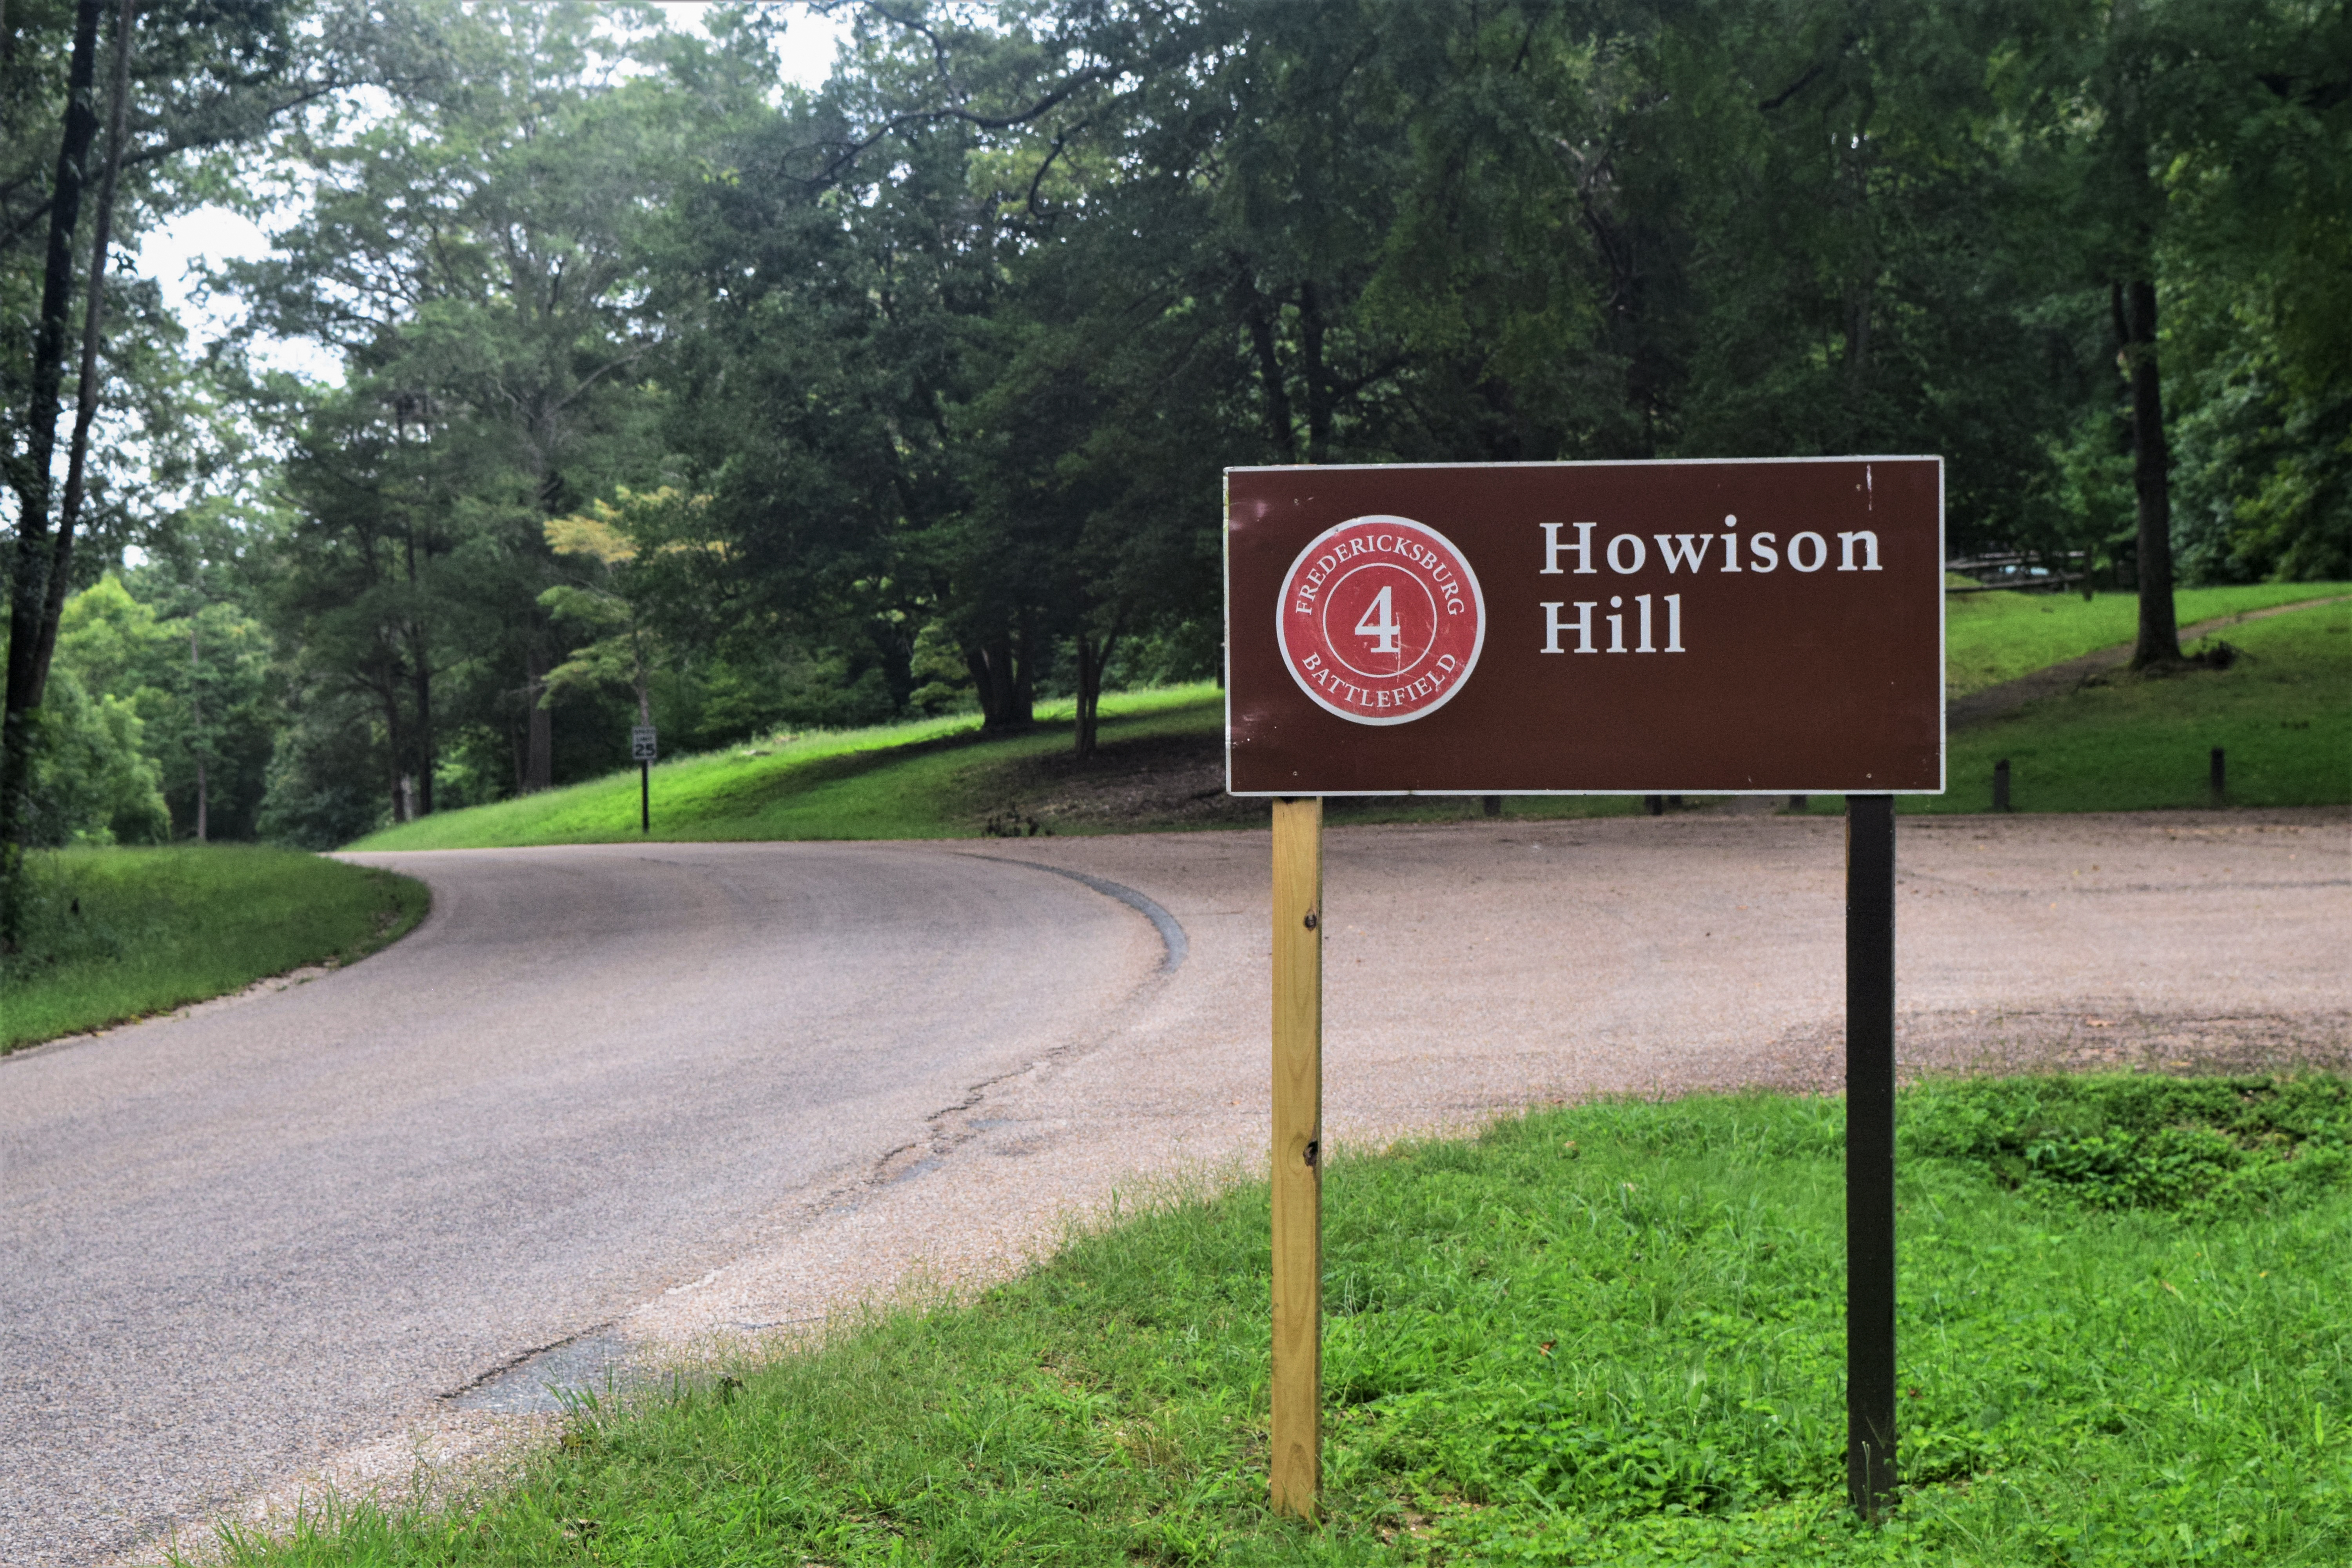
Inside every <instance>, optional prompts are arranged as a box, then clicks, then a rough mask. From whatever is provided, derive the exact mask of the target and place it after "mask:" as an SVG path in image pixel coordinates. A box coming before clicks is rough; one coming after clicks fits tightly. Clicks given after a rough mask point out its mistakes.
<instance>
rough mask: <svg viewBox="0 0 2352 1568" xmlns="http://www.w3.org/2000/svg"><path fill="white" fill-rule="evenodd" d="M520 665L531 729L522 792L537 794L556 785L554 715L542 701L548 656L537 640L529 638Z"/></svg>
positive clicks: (544, 694)
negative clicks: (521, 666) (528, 644)
mask: <svg viewBox="0 0 2352 1568" xmlns="http://www.w3.org/2000/svg"><path fill="white" fill-rule="evenodd" d="M522 662H523V686H522V695H523V701H524V702H525V703H526V704H528V707H527V709H526V710H525V713H526V718H527V721H528V722H529V724H530V740H529V742H528V743H527V745H526V748H525V752H524V755H525V758H526V761H525V763H524V764H523V782H522V789H523V793H524V794H525V795H537V794H538V793H539V792H540V791H541V790H543V789H549V788H551V787H552V786H553V785H554V784H555V729H554V724H553V717H554V716H553V715H552V714H551V713H549V712H548V710H547V709H546V707H545V706H544V704H543V703H542V699H543V698H545V697H546V695H547V654H546V652H545V650H543V649H542V648H541V647H540V646H539V639H538V638H536V637H534V638H532V639H531V642H530V646H529V647H527V648H525V649H524V651H523V656H522Z"/></svg>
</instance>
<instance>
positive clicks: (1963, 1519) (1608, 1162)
mask: <svg viewBox="0 0 2352 1568" xmlns="http://www.w3.org/2000/svg"><path fill="white" fill-rule="evenodd" d="M1901 1116H1902V1122H1901V1125H1902V1128H1903V1134H1902V1136H1903V1148H1904V1156H1903V1160H1902V1163H1901V1166H1900V1174H1899V1178H1898V1181H1899V1203H1900V1213H1899V1224H1900V1226H1901V1235H1902V1253H1901V1266H1902V1278H1901V1288H1902V1295H1901V1301H1902V1306H1901V1320H1900V1331H1901V1345H1902V1352H1901V1353H1902V1362H1901V1374H1902V1379H1903V1386H1904V1390H1905V1397H1904V1403H1903V1406H1902V1409H1903V1427H1902V1437H1901V1442H1902V1447H1901V1457H1902V1460H1903V1466H1904V1472H1905V1476H1906V1491H1905V1494H1904V1496H1903V1499H1902V1501H1901V1505H1900V1508H1899V1510H1898V1513H1897V1516H1896V1518H1895V1521H1894V1522H1893V1523H1892V1524H1890V1525H1889V1526H1887V1527H1885V1528H1884V1529H1878V1530H1873V1529H1868V1528H1865V1527H1862V1526H1860V1525H1857V1524H1855V1523H1853V1521H1850V1520H1849V1519H1848V1518H1847V1517H1846V1515H1845V1513H1844V1510H1843V1482H1844V1467H1843V1441H1844V1417H1843V1384H1844V1375H1843V1373H1844V1369H1843V1205H1844V1172H1843V1110H1842V1106H1841V1103H1840V1102H1839V1101H1837V1100H1827V1099H1797V1098H1788V1097H1773V1096H1765V1095H1748V1096H1738V1097H1724V1098H1709V1097H1701V1098H1695V1099H1690V1100H1679V1101H1675V1102H1670V1103H1663V1104H1655V1103H1622V1102H1621V1103H1605V1104H1595V1105H1589V1106H1584V1107H1579V1108H1575V1109H1570V1110H1557V1111H1550V1112H1546V1113H1541V1114H1536V1115H1531V1116H1528V1117H1527V1118H1526V1119H1524V1120H1516V1121H1507V1122H1504V1123H1502V1124H1500V1125H1498V1126H1496V1128H1494V1129H1493V1130H1492V1131H1489V1132H1488V1133H1487V1134H1486V1136H1484V1137H1482V1138H1480V1139H1478V1140H1476V1141H1475V1142H1444V1143H1428V1144H1422V1145H1417V1146H1412V1147H1408V1148H1403V1149H1401V1150H1397V1151H1394V1152H1389V1153H1385V1154H1381V1155H1375V1156H1343V1157H1341V1158H1339V1159H1338V1160H1337V1161H1335V1162H1334V1163H1333V1164H1332V1165H1331V1167H1330V1168H1329V1171H1328V1186H1327V1191H1326V1208H1325V1214H1326V1226H1327V1275H1326V1295H1327V1301H1328V1312H1329V1318H1328V1325H1327V1330H1326V1341H1325V1380H1326V1397H1327V1414H1326V1419H1327V1432H1328V1436H1327V1445H1326V1458H1325V1465H1326V1483H1327V1498H1328V1504H1329V1519H1328V1522H1327V1523H1326V1524H1325V1525H1324V1526H1323V1527H1322V1528H1320V1529H1318V1530H1309V1529H1307V1528H1305V1527H1302V1526H1299V1525H1297V1524H1295V1523H1291V1522H1287V1521H1280V1520H1277V1519H1276V1518H1274V1517H1272V1516H1271V1515H1270V1514H1269V1512H1268V1511H1267V1510H1266V1508H1265V1445H1266V1394H1267V1389H1266V1382H1267V1349H1266V1347H1267V1327H1268V1325H1267V1309H1266V1296H1267V1272H1268V1239H1267V1226H1266V1193H1265V1187H1264V1185H1263V1184H1244V1185H1242V1186H1239V1187H1237V1188H1234V1189H1233V1190H1230V1191H1226V1192H1223V1193H1222V1194H1217V1195H1214V1196H1211V1197H1206V1198H1199V1199H1193V1200H1190V1201H1183V1202H1175V1203H1171V1204H1167V1205H1162V1206H1160V1207H1157V1208H1154V1209H1151V1210H1150V1211H1149V1212H1147V1213H1145V1214H1143V1215H1140V1216H1139V1217H1136V1218H1132V1219H1130V1220H1129V1221H1128V1222H1126V1223H1124V1224H1120V1225H1118V1226H1113V1227H1110V1228H1108V1229H1106V1230H1103V1231H1100V1232H1098V1233H1097V1234H1093V1235H1090V1236H1087V1237H1082V1238H1079V1239H1077V1240H1076V1241H1075V1242H1074V1243H1073V1244H1072V1245H1071V1246H1069V1247H1067V1248H1066V1250H1065V1251H1064V1252H1063V1253H1062V1254H1061V1255H1060V1256H1059V1257H1058V1258H1055V1260H1054V1261H1053V1262H1051V1263H1050V1264H1047V1265H1045V1266H1044V1267H1042V1268H1037V1269H1035V1270H1034V1271H1033V1272H1031V1273H1030V1274H1028V1275H1026V1276H1024V1278H1022V1279H1018V1280H1016V1281H1014V1282H1013V1283H1011V1284H1008V1285H1005V1286H1003V1287H1002V1288H1000V1289H995V1290H992V1291H991V1292H989V1293H988V1294H987V1295H986V1296H984V1297H982V1299H980V1300H977V1301H974V1302H972V1303H970V1304H967V1305H962V1306H948V1307H942V1308H939V1309H936V1310H930V1311H928V1312H916V1311H905V1312H898V1313H894V1314H888V1315H885V1316H882V1317H880V1318H878V1319H877V1320H875V1321H871V1322H869V1323H867V1324H866V1325H864V1326H862V1327H860V1328H858V1329H856V1331H845V1332H842V1333H840V1334H837V1335H835V1337H834V1338H833V1339H832V1340H831V1341H830V1342H828V1343H826V1344H825V1345H824V1346H823V1347H821V1348H818V1349H816V1350H814V1351H811V1352H804V1353H799V1354H794V1355H791V1356H788V1357H786V1358H784V1359H783V1360H782V1361H780V1362H777V1363H772V1364H771V1365H768V1366H766V1367H763V1368H757V1369H745V1370H743V1371H742V1372H741V1373H740V1375H737V1376H732V1377H729V1378H726V1379H723V1380H717V1381H713V1382H710V1383H707V1384H701V1385H699V1386H695V1387H691V1388H687V1389H683V1390H672V1391H670V1392H668V1393H667V1394H663V1395H660V1396H651V1395H648V1396H643V1397H639V1398H635V1399H626V1398H625V1399H623V1400H621V1401H619V1402H616V1403H614V1404H610V1405H605V1406H603V1407H598V1406H595V1405H588V1406H585V1407H583V1408H581V1409H579V1410H578V1411H577V1412H575V1415H574V1416H573V1418H572V1420H571V1421H570V1422H569V1424H568V1427H567V1430H566V1432H565V1434H564V1436H563V1437H562V1442H561V1443H560V1444H559V1445H557V1446H555V1447H552V1448H551V1449H550V1450H549V1451H547V1452H546V1453H544V1454H542V1455H541V1456H540V1457H539V1458H537V1459H536V1460H534V1461H533V1462H532V1463H531V1464H530V1467H529V1468H528V1470H527V1472H526V1473H525V1475H524V1476H523V1478H522V1479H520V1482H519V1483H518V1484H515V1485H512V1486H509V1487H507V1488H504V1489H499V1490H496V1491H494V1492H492V1493H490V1494H489V1495H488V1496H486V1497H484V1498H482V1499H480V1500H479V1506H478V1507H477V1508H473V1509H469V1510H463V1511H459V1512H456V1513H451V1514H447V1515H444V1516H441V1517H438V1518H435V1517H431V1516H415V1515H408V1516H401V1517H396V1518H392V1517H387V1516H385V1515H384V1514H382V1513H379V1512H376V1511H374V1510H372V1509H369V1508H365V1507H362V1508H359V1509H357V1510H347V1511H343V1512H341V1513H339V1514H337V1515H335V1516H334V1517H332V1518H327V1519H314V1520H313V1521H311V1522H310V1525H309V1527H308V1528H306V1529H305V1531H303V1533H302V1534H301V1535H300V1537H299V1539H297V1540H295V1541H294V1542H290V1543H287V1544H283V1545H280V1546H276V1547H270V1546H265V1545H263V1544H260V1543H257V1542H251V1541H247V1542H244V1543H243V1544H242V1545H241V1547H240V1548H239V1550H238V1552H237V1553H236V1555H237V1556H238V1559H239V1560H240V1561H243V1562H247V1563H265V1562H266V1563H286V1564H293V1563H300V1564H311V1563H386V1564H390V1563H450V1564H458V1563H562V1562H596V1563H615V1564H636V1565H644V1568H652V1565H656V1564H660V1565H664V1568H668V1565H684V1564H705V1563H707V1564H719V1563H728V1564H792V1565H794V1568H798V1565H801V1564H809V1563H824V1564H837V1565H841V1568H849V1565H852V1564H856V1565H865V1564H877V1565H879V1564H908V1563H926V1564H929V1563H938V1564H949V1563H958V1564H961V1563H1074V1564H1097V1563H1412V1564H1435V1563H1448V1564H1461V1563H1553V1564H1586V1563H1611V1564H1620V1563H1738V1562H1756V1563H1775V1564H1780V1563H1815V1564H1847V1563H1855V1564H1859V1563H1920V1564H1927V1563H1934V1564H1986V1565H1991V1564H2002V1565H2008V1564H2016V1563H2063V1564H2084V1565H2089V1564H2117V1565H2121V1564H2157V1563H2164V1564H2186V1563H2242V1562H2243V1563H2256V1562H2258V1563H2265V1564H2283V1563H2340V1562H2344V1561H2346V1560H2347V1557H2352V1356H2348V1355H2347V1349H2352V1333H2347V1328H2346V1325H2345V1321H2344V1315H2343V1311H2342V1303H2343V1302H2344V1301H2345V1300H2347V1297H2348V1296H2352V1247H2347V1242H2352V1195H2347V1192H2346V1190H2345V1188H2344V1186H2343V1185H2342V1177H2343V1175H2344V1171H2345V1165H2344V1162H2343V1159H2342V1153H2343V1150H2344V1146H2345V1140H2346V1136H2347V1130H2352V1113H2347V1086H2346V1084H2345V1083H2344V1082H2343V1081H2342V1080H2340V1079H2330V1078H2310V1079H2268V1078H2245V1079H2228V1080H2212V1081H2201V1082H2200V1081H2195V1080H2169V1079H2131V1080H2102V1079H2092V1080H2077V1081H2073V1082H2067V1081H2051V1080H2008V1081H2002V1082H1992V1083H1950V1084H1931V1085H1927V1086H1924V1087H1921V1088H1916V1089H1911V1090H1909V1091H1907V1092H1906V1094H1905V1096H1904V1098H1903V1100H1902V1110H1901ZM2192 1132H2194V1133H2199V1134H2201V1135H2207V1136H2209V1137H2210V1141H2211V1142H2210V1146H2207V1147H2205V1148H2204V1149H2203V1151H2202V1152H2200V1154H2198V1155H2197V1156H2196V1157H2197V1158H2200V1159H2206V1160H2209V1161H2210V1162H2218V1163H2221V1164H2226V1165H2228V1167H2229V1169H2230V1170H2231V1171H2232V1172H2234V1173H2241V1174H2240V1176H2239V1177H2237V1178H2235V1179H2236V1184H2235V1186H2234V1187H2233V1188H2232V1189H2231V1192H2230V1194H2229V1195H2228V1197H2227V1199H2226V1201H2220V1200H2217V1201H2212V1202H2188V1203H2184V1202H2182V1201H2180V1200H2181V1199H2182V1198H2183V1197H2184V1195H2187V1196H2190V1197H2194V1195H2195V1194H2194V1193H2193V1191H2192V1190H2191V1189H2189V1188H2187V1187H2184V1186H2183V1185H2182V1184H2179V1183H2178V1182H2175V1181H2172V1180H2171V1179H2170V1178H2168V1177H2150V1178H2149V1179H2147V1180H2140V1179H2138V1178H2128V1179H2124V1180H2121V1181H2119V1182H2118V1181H2115V1180H2109V1179H2106V1178H2104V1177H2102V1178H2086V1177H2084V1176H2081V1175H2079V1174H2077V1173H2076V1172H2077V1170H2078V1168H2079V1169H2089V1168H2090V1167H2092V1166H2095V1165H2097V1164H2099V1163H2100V1160H2101V1159H2104V1158H2105V1156H2103V1155H2102V1156H2097V1157H2094V1156H2092V1155H2091V1154H2089V1153H2087V1152H2085V1151H2087V1150H2089V1149H2090V1147H2091V1141H2094V1140H2100V1139H2105V1140H2106V1142H2107V1144H2108V1145H2109V1146H2120V1144H2122V1143H2124V1142H2129V1141H2131V1140H2140V1141H2141V1142H2140V1143H2139V1144H2137V1145H2135V1147H2136V1148H2137V1149H2138V1150H2139V1152H2138V1153H2136V1154H2131V1155H2127V1156H2125V1157H2124V1161H2123V1163H2124V1165H2126V1166H2129V1165H2131V1164H2132V1163H2133V1162H2134V1161H2140V1160H2141V1159H2142V1156H2145V1161H2143V1163H2151V1164H2152V1165H2153V1166H2155V1167H2158V1168H2168V1167H2166V1162H2167V1161H2168V1160H2169V1159H2170V1158H2171V1157H2172V1156H2171V1155H2170V1154H2169V1153H2166V1152H2159V1151H2158V1150H2156V1149H2155V1148H2154V1146H2153V1145H2150V1144H2147V1140H2151V1139H2161V1138H2164V1137H2168V1136H2172V1135H2174V1134H2180V1135H2184V1136H2185V1135H2187V1134H2189V1133H2192ZM2061 1146H2063V1148H2065V1149H2066V1150H2068V1151H2071V1152H2069V1153H2068V1154H2066V1155H2065V1156H2064V1157H2063V1158H2061V1157H2057V1156H2053V1155H2051V1154H2048V1153H2045V1152H2037V1151H2046V1150H2049V1149H2053V1148H2058V1147H2061ZM2257 1171H2264V1172H2270V1173H2273V1174H2270V1175H2264V1176H2255V1175H2252V1174H2244V1173H2252V1172H2257Z"/></svg>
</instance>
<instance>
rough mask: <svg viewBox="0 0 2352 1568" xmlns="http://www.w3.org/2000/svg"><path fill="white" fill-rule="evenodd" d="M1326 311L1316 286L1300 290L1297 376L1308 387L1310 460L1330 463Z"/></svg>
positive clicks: (1330, 397) (1331, 397) (1330, 403)
mask: <svg viewBox="0 0 2352 1568" xmlns="http://www.w3.org/2000/svg"><path fill="white" fill-rule="evenodd" d="M1323 330H1324V329H1323V310H1322V305H1321V302H1320V300H1318V297H1317V295H1316V292H1315V285H1314V284H1312V283H1301V284H1300V285H1299V286H1298V372H1299V376H1300V379H1302V380H1303V381H1305V382H1306V384H1307V461H1308V462H1310V463H1328V462H1329V461H1330V460H1331V414H1332V407H1333V405H1334V404H1335V403H1336V402H1337V401H1338V399H1337V398H1336V397H1335V396H1334V395H1333V390H1332V386H1331V371H1330V367H1329V366H1328V365H1326V364H1325V363H1323Z"/></svg>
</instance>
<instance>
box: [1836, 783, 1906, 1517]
mask: <svg viewBox="0 0 2352 1568" xmlns="http://www.w3.org/2000/svg"><path fill="white" fill-rule="evenodd" d="M1845 1380H1846V1382H1845V1442H1846V1449H1845V1454H1846V1458H1845V1476H1846V1494H1847V1496H1848V1498H1849V1499H1850V1500H1852V1502H1853V1509H1854V1511H1855V1512H1856V1513H1859V1514H1861V1515H1862V1516H1863V1517H1864V1519H1877V1518H1880V1517H1882V1516H1883V1515H1884V1514H1885V1511H1886V1510H1887V1507H1888V1506H1889V1505H1890V1504H1891V1503H1892V1502H1893V1501H1894V1499H1895V797H1894V796H1893V795H1848V796H1846V819H1845Z"/></svg>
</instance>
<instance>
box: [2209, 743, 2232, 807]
mask: <svg viewBox="0 0 2352 1568" xmlns="http://www.w3.org/2000/svg"><path fill="white" fill-rule="evenodd" d="M2212 784H2213V804H2214V805H2221V798H2222V796H2223V795H2227V794H2228V793H2229V789H2230V779H2229V773H2228V769H2227V764H2226V763H2224V761H2223V760H2222V756H2221V747H2219V746H2216V747H2214V748H2213V779H2212Z"/></svg>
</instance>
